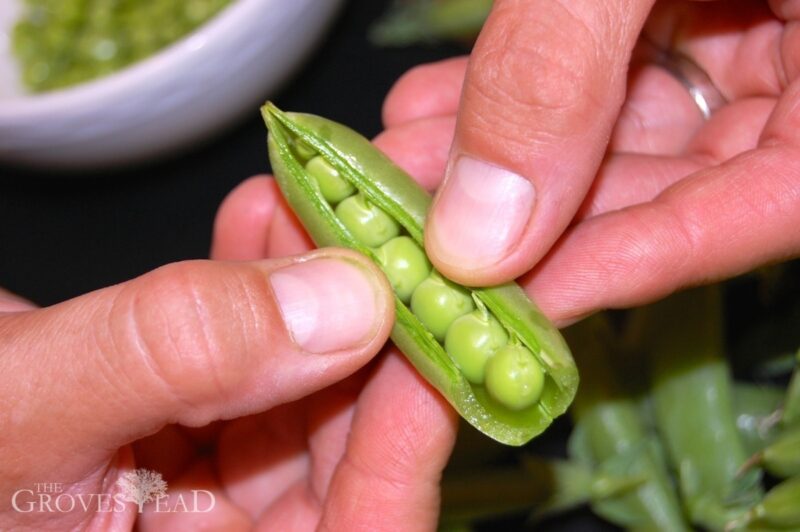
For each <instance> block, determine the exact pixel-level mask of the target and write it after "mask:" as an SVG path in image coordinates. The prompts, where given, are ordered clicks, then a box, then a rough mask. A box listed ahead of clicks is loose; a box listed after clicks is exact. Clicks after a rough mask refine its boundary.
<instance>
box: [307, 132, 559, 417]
mask: <svg viewBox="0 0 800 532" xmlns="http://www.w3.org/2000/svg"><path fill="white" fill-rule="evenodd" d="M294 149H295V155H296V156H297V158H298V159H299V160H301V161H304V168H305V171H306V172H307V173H308V175H309V176H310V177H312V178H313V182H314V183H315V185H316V187H317V188H318V190H319V192H320V193H321V194H322V196H323V197H324V198H325V200H326V201H327V202H328V203H329V204H330V206H331V207H332V208H333V210H334V212H335V213H336V216H337V218H338V219H339V221H340V222H341V223H342V224H343V225H344V226H345V227H346V228H347V230H348V231H349V232H350V234H352V235H353V236H354V237H355V238H356V239H357V240H358V241H359V242H360V243H361V244H363V245H364V246H367V247H369V248H371V249H372V251H373V253H374V254H375V257H376V258H377V260H378V262H379V263H380V265H381V266H382V269H383V271H384V273H385V274H386V276H387V277H388V279H389V281H390V282H391V284H392V287H393V288H394V290H395V294H396V295H397V297H398V298H399V299H400V300H401V301H402V302H403V303H404V304H406V305H410V308H411V311H412V312H413V313H414V315H415V316H416V317H417V318H418V319H419V320H420V321H421V322H422V323H423V324H424V325H425V327H426V328H427V329H428V331H430V333H431V334H432V335H433V336H434V338H435V339H436V340H437V341H438V342H439V343H440V344H442V345H443V346H444V348H445V351H446V352H447V354H448V355H449V356H450V357H451V358H452V360H453V362H454V363H455V364H456V365H457V366H458V367H459V369H460V370H461V371H462V373H463V375H464V376H465V377H466V379H467V380H468V381H469V382H471V383H472V384H474V385H478V386H485V388H486V391H487V393H488V394H489V396H490V397H492V398H493V399H494V400H495V401H497V402H498V403H500V404H502V405H503V406H505V407H506V408H509V409H512V410H521V409H524V408H527V407H529V406H531V405H533V404H535V403H536V402H537V401H538V400H539V397H540V395H541V393H542V390H543V387H544V371H543V369H542V367H541V365H540V364H539V362H538V361H537V360H536V358H535V357H534V356H533V353H531V351H530V350H529V349H528V348H527V347H525V346H524V345H522V343H521V342H520V341H519V340H518V339H515V338H514V337H513V335H510V334H509V332H508V331H507V330H506V329H505V328H504V327H503V326H502V325H501V324H500V323H499V321H498V320H497V319H496V318H495V317H494V316H492V315H491V313H490V312H489V310H488V309H487V308H486V307H485V306H484V305H483V303H481V302H480V300H479V299H477V298H475V297H472V295H471V294H470V293H469V292H468V291H467V290H465V289H464V288H462V287H460V286H458V285H456V284H454V283H452V282H450V281H449V280H447V279H446V278H444V277H443V276H442V275H441V274H439V272H437V271H436V270H435V269H433V268H432V266H431V263H430V261H429V260H428V258H427V256H426V255H425V252H424V251H423V249H422V247H421V246H420V245H419V244H418V243H417V242H416V241H415V240H414V239H413V238H411V237H410V236H409V235H408V234H407V233H405V232H404V230H403V228H402V227H401V226H400V224H399V223H398V222H397V221H396V220H394V219H393V218H392V217H391V216H389V215H388V214H387V213H386V212H384V211H383V210H382V209H381V208H380V207H378V206H377V205H374V204H373V203H372V202H370V200H369V199H368V198H367V197H366V196H365V195H364V194H362V193H360V192H358V191H357V190H356V189H355V187H354V186H353V185H352V184H350V183H349V182H348V181H346V180H345V179H343V178H342V176H340V175H339V172H338V171H337V170H336V169H335V168H334V167H333V166H331V165H330V164H328V162H326V161H325V159H324V157H323V156H321V155H319V154H316V152H315V151H314V150H313V148H311V147H310V146H308V145H307V144H305V143H303V142H302V141H295V142H294Z"/></svg>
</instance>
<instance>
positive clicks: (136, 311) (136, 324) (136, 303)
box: [120, 292, 194, 421]
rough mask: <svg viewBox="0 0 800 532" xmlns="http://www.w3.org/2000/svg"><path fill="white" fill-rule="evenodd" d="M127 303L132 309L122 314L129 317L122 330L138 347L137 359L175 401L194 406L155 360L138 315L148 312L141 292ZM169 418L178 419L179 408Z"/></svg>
mask: <svg viewBox="0 0 800 532" xmlns="http://www.w3.org/2000/svg"><path fill="white" fill-rule="evenodd" d="M127 304H128V305H129V306H130V310H129V311H127V312H123V313H121V314H120V316H121V317H124V318H127V320H126V321H127V322H128V323H126V324H124V326H123V327H121V329H120V330H122V331H126V332H127V333H128V340H129V341H131V342H130V343H131V344H132V347H134V348H136V352H137V353H138V357H136V359H137V360H141V361H142V362H143V365H144V367H145V368H147V369H148V370H149V372H150V375H151V376H152V377H154V380H153V382H154V383H158V384H160V388H161V389H163V391H164V392H165V393H166V394H167V395H169V396H170V397H172V399H173V401H175V402H176V403H178V404H181V405H183V406H184V407H187V408H193V407H194V405H193V404H192V403H190V402H189V401H187V400H186V398H185V397H183V396H182V395H181V394H178V393H177V390H175V388H174V387H173V386H172V384H171V383H170V382H169V381H168V380H167V378H166V375H164V374H163V373H162V370H161V369H160V365H159V364H158V362H157V361H156V360H155V355H154V354H153V351H152V346H151V345H150V344H151V342H150V341H148V337H147V336H145V335H144V334H143V331H142V327H141V324H140V319H139V318H138V316H140V315H141V312H142V310H144V311H145V312H147V309H142V307H141V301H140V295H139V293H138V292H135V293H134V296H133V298H131V299H130V300H129V301H127ZM162 320H163V318H162ZM123 352H124V351H123ZM169 418H170V420H172V421H177V409H173V411H172V413H171V414H170V415H169Z"/></svg>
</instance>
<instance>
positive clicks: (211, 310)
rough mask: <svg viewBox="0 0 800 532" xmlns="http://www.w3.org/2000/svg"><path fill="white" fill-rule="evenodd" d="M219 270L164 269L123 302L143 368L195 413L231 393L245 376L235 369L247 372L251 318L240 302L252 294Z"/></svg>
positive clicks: (191, 265) (198, 264)
mask: <svg viewBox="0 0 800 532" xmlns="http://www.w3.org/2000/svg"><path fill="white" fill-rule="evenodd" d="M215 269H216V267H215V266H213V265H211V264H210V263H204V262H202V261H192V262H184V263H176V264H172V265H168V266H164V267H162V268H159V269H157V270H155V271H154V272H151V273H150V274H148V275H146V276H144V277H142V278H140V279H139V282H138V283H135V284H134V285H132V287H131V288H132V289H131V290H130V292H129V293H127V294H126V295H125V297H123V298H122V300H123V301H124V303H123V306H124V310H123V314H124V315H125V316H126V319H127V320H130V322H131V323H130V324H129V325H130V326H129V327H126V328H125V330H128V331H134V332H133V336H134V339H133V342H132V343H133V345H134V346H135V348H136V352H137V356H138V357H139V360H140V362H141V363H142V364H143V365H144V366H145V367H146V368H148V369H149V371H150V373H151V374H152V376H153V377H154V378H155V379H157V381H159V382H160V383H161V384H162V385H163V387H164V388H165V389H166V391H167V392H168V393H170V394H172V395H174V396H176V397H177V398H178V399H180V400H181V401H183V402H185V403H190V404H192V405H195V406H197V405H200V404H202V403H204V402H206V401H208V400H212V399H213V400H219V399H220V398H224V397H226V396H228V395H229V394H230V393H232V390H233V389H235V387H236V384H237V383H238V382H239V381H240V380H241V379H242V378H244V376H245V372H244V370H237V368H245V367H247V365H248V364H247V361H246V360H243V357H245V356H247V352H248V350H247V349H246V346H245V345H243V341H242V340H241V339H242V338H243V337H245V336H246V335H247V333H248V332H251V331H248V329H252V323H253V321H254V320H253V319H252V318H253V313H252V311H251V310H249V309H248V308H247V305H246V304H244V305H243V304H240V303H236V302H235V300H236V299H237V296H242V297H243V299H244V300H245V302H246V300H247V297H246V291H245V290H242V287H241V286H237V285H239V284H240V283H238V282H236V281H235V280H233V281H232V280H231V279H230V278H229V276H227V277H226V276H220V275H218V273H219V272H216V271H215ZM240 301H241V300H240ZM251 336H252V335H251ZM129 344H130V342H129Z"/></svg>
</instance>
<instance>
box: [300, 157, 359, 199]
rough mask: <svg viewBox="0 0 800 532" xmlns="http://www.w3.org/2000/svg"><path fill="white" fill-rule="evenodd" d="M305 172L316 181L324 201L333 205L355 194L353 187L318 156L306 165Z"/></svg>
mask: <svg viewBox="0 0 800 532" xmlns="http://www.w3.org/2000/svg"><path fill="white" fill-rule="evenodd" d="M306 172H308V173H309V175H311V177H313V178H314V179H315V180H316V181H317V184H318V185H319V190H320V192H322V196H323V197H324V198H325V200H326V201H329V202H331V203H333V204H336V203H339V202H340V201H342V200H343V199H345V198H347V197H349V196H352V195H353V194H355V192H356V189H355V187H354V186H353V185H351V184H350V183H349V182H347V181H345V180H344V179H342V177H341V176H340V175H339V172H337V171H336V168H334V167H333V166H331V165H329V164H328V163H327V161H325V159H323V158H322V157H320V156H319V155H317V156H316V157H314V158H313V159H311V160H310V161H308V162H307V163H306Z"/></svg>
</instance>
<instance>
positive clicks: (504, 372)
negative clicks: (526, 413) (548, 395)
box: [486, 345, 544, 410]
mask: <svg viewBox="0 0 800 532" xmlns="http://www.w3.org/2000/svg"><path fill="white" fill-rule="evenodd" d="M543 388H544V372H543V371H542V366H541V365H540V364H539V361H538V360H536V358H535V357H534V356H533V353H531V352H530V351H529V350H528V349H527V348H525V347H523V346H521V345H509V346H506V347H504V348H502V349H500V350H498V351H497V352H496V353H495V354H494V355H493V356H492V357H491V358H490V359H489V361H488V362H487V363H486V391H487V392H489V395H490V396H492V397H493V398H494V399H495V400H496V401H497V402H498V403H500V404H502V405H504V406H506V407H507V408H510V409H511V410H522V409H525V408H528V407H529V406H531V405H533V404H535V403H536V401H538V400H539V397H540V396H541V395H542V389H543Z"/></svg>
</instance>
